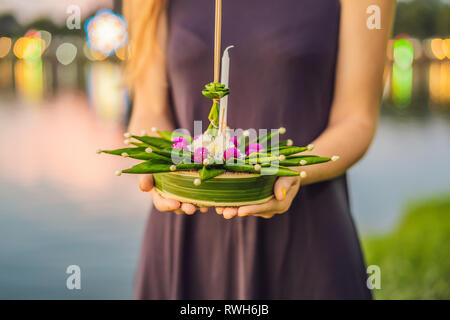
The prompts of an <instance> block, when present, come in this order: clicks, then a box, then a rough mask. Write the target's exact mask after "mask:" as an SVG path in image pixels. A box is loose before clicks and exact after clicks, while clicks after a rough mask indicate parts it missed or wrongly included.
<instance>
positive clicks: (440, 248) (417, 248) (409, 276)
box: [363, 195, 450, 299]
mask: <svg viewBox="0 0 450 320" xmlns="http://www.w3.org/2000/svg"><path fill="white" fill-rule="evenodd" d="M363 248H364V253H365V256H366V262H367V264H368V265H372V264H373V265H378V266H380V268H381V289H380V290H374V291H373V292H374V295H375V297H376V298H377V299H450V195H448V196H445V197H441V198H434V199H429V200H427V201H425V202H420V203H414V204H411V205H410V206H408V208H407V209H406V212H405V215H404V217H403V219H402V220H401V222H400V224H399V226H398V227H397V228H396V229H395V230H394V231H393V232H391V233H389V234H387V235H383V236H371V237H367V238H366V239H364V240H363Z"/></svg>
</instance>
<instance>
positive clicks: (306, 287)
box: [136, 0, 371, 299]
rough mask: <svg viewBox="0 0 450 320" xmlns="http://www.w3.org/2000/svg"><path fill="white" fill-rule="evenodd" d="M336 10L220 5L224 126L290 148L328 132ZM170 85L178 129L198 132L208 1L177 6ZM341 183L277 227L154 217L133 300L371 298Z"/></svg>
mask: <svg viewBox="0 0 450 320" xmlns="http://www.w3.org/2000/svg"><path fill="white" fill-rule="evenodd" d="M339 17H340V5H339V0H321V1H316V0H282V1H274V0H245V1H243V0H225V1H223V26H222V48H225V47H226V46H228V45H234V46H235V48H233V49H231V51H230V57H231V69H230V85H229V87H230V91H231V95H230V97H229V107H228V123H229V125H230V127H232V128H243V129H245V128H255V129H259V128H266V129H271V128H278V127H280V126H284V127H286V129H287V136H289V138H292V139H293V140H294V141H295V143H296V145H306V144H308V143H310V142H311V141H312V140H314V139H315V138H316V137H318V136H319V135H320V134H321V133H322V131H323V130H324V129H325V128H326V126H327V122H328V117H329V113H330V107H331V103H332V97H333V90H334V76H335V67H336V56H337V48H338V34H339ZM168 18H169V42H168V52H167V58H168V76H169V87H170V97H171V107H172V109H173V113H174V116H175V125H176V127H179V128H187V129H189V130H190V131H191V133H192V132H193V121H194V120H204V127H205V128H206V126H207V124H208V122H207V116H208V112H209V110H210V107H211V102H210V100H209V99H206V98H204V97H203V96H202V95H201V90H202V88H203V86H204V85H205V84H206V83H208V82H210V81H212V78H213V34H214V1H212V0H189V1H186V0H172V1H170V6H169V8H168ZM366 278H367V274H366V270H365V265H364V261H363V257H362V253H361V248H360V244H359V241H358V236H357V233H356V230H355V226H354V224H353V221H352V217H351V214H350V208H349V199H348V191H347V182H346V177H345V176H341V177H339V178H336V179H333V180H330V181H326V182H321V183H316V184H313V185H308V186H304V187H301V188H300V191H299V193H298V195H297V196H296V198H295V199H294V201H293V203H292V206H291V208H290V209H289V211H288V212H286V213H284V214H282V215H276V216H274V217H273V218H272V219H264V218H258V217H243V218H241V217H235V218H234V219H231V220H226V219H224V218H223V217H222V216H220V215H217V214H216V213H215V211H214V209H210V210H209V212H208V213H197V214H195V215H193V216H188V215H176V214H174V213H160V212H158V211H157V210H156V209H155V208H153V210H152V212H151V214H150V216H149V220H148V225H147V227H146V230H145V235H144V239H143V246H142V252H141V257H140V262H139V266H138V271H137V276H136V297H137V298H139V299H370V298H371V293H370V291H369V290H368V288H367V286H366Z"/></svg>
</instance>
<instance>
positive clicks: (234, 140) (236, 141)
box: [230, 137, 239, 148]
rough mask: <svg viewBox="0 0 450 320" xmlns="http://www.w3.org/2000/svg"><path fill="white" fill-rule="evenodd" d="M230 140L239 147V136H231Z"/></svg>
mask: <svg viewBox="0 0 450 320" xmlns="http://www.w3.org/2000/svg"><path fill="white" fill-rule="evenodd" d="M230 141H231V142H233V144H234V146H235V147H236V148H237V147H239V142H238V138H237V137H231V138H230Z"/></svg>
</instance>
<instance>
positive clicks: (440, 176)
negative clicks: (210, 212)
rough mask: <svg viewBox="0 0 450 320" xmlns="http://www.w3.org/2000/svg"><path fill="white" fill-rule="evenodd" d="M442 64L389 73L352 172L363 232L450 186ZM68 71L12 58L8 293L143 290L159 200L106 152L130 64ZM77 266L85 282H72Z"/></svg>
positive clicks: (4, 285) (119, 128) (6, 192)
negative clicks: (143, 257)
mask: <svg viewBox="0 0 450 320" xmlns="http://www.w3.org/2000/svg"><path fill="white" fill-rule="evenodd" d="M437 63H439V65H437V66H436V65H434V64H430V65H420V66H418V67H417V70H416V69H414V77H413V78H411V79H409V77H408V76H406V77H404V76H403V75H401V76H400V78H401V79H395V76H398V74H397V75H395V74H394V75H393V78H394V79H392V78H389V77H388V81H387V83H388V84H387V86H386V90H385V93H384V94H385V99H384V103H383V110H382V113H381V118H380V125H379V129H378V132H377V135H376V137H375V140H374V143H373V145H372V147H371V149H370V150H369V152H368V153H367V155H366V156H365V157H364V159H363V160H362V161H361V162H359V163H358V164H357V165H356V166H355V167H354V168H352V169H351V170H350V172H349V181H350V194H351V202H352V208H353V214H354V217H355V221H356V224H357V226H358V228H359V231H360V233H361V234H363V235H364V234H367V233H373V232H385V231H388V230H389V229H390V228H392V227H393V226H395V224H396V222H397V221H398V219H399V215H400V213H401V210H402V207H403V206H404V205H405V204H406V203H407V202H408V201H409V200H411V199H417V198H422V197H426V196H427V195H431V194H439V193H449V192H450V184H449V181H450V180H449V178H450V174H449V167H448V163H449V160H448V159H450V148H449V146H450V126H449V112H448V111H449V110H450V101H449V99H447V98H448V93H447V90H446V89H447V87H448V85H449V83H450V72H449V70H448V65H447V64H445V63H448V62H437ZM27 68H28V69H27ZM36 68H37V69H36ZM68 68H72V69H68ZM68 68H67V67H62V66H58V67H55V66H54V65H52V64H47V63H45V62H44V63H43V64H42V65H39V66H38V67H36V66H35V67H34V69H33V68H31V69H30V68H29V66H25V65H20V63H19V64H16V65H13V64H11V63H10V64H9V65H7V63H5V61H0V70H3V73H2V74H3V76H1V77H0V79H1V80H0V89H1V90H0V130H1V134H0V142H1V146H2V148H1V149H0V181H1V183H0V211H1V214H0V235H1V236H0V260H1V262H0V299H13V298H15V299H17V298H20V299H22V298H25V299H27V298H38V299H52V298H61V299H77V298H80V299H91V298H97V299H110V298H115V299H130V298H132V292H133V279H134V272H135V268H136V263H137V258H138V253H139V247H140V241H141V235H142V232H143V228H144V225H145V222H146V218H147V214H148V210H149V208H150V198H149V196H148V195H147V194H144V193H142V192H139V191H138V188H137V182H136V177H133V176H127V175H123V176H121V177H120V178H117V177H116V176H115V175H114V171H115V170H116V169H118V168H123V167H125V166H127V165H130V164H131V163H132V162H133V161H132V160H129V159H118V158H116V157H108V156H103V155H101V156H99V155H96V154H95V150H96V149H97V148H98V147H100V146H102V147H108V146H109V147H111V148H113V147H116V146H118V145H120V144H121V143H122V140H123V137H122V133H123V128H124V124H125V123H126V118H127V116H128V114H129V108H128V97H127V94H126V91H125V90H123V89H121V87H120V84H121V83H120V79H121V78H120V77H121V76H120V75H121V71H120V68H119V67H118V66H117V65H116V64H113V63H110V62H108V61H101V62H94V63H86V64H72V65H69V66H68ZM415 68H416V67H415ZM8 70H9V71H8ZM45 70H47V71H45ZM408 72H409V71H408ZM411 72H412V71H411ZM5 74H6V76H5ZM42 74H47V76H46V77H42ZM50 78H51V79H50ZM405 78H406V80H405ZM36 79H37V80H36ZM55 79H56V80H58V79H60V80H59V81H56V80H55ZM412 79H414V83H409V82H408V81H412ZM36 81H38V82H39V81H40V82H39V83H36ZM389 81H394V82H395V83H396V86H394V87H395V88H394V89H392V86H390V85H389ZM402 81H403V82H405V81H406V82H405V83H403V84H402ZM55 83H57V85H56V84H55ZM399 83H400V84H399ZM402 85H403V87H402ZM398 86H400V89H401V90H400V91H398V90H399V87H398ZM405 86H406V88H405ZM408 88H409V89H408ZM392 90H397V92H392ZM405 92H406V93H405ZM405 95H406V96H405ZM349 143H351V140H349ZM72 264H75V265H79V266H80V268H81V276H82V281H81V286H82V289H81V290H68V289H67V288H66V278H67V276H68V275H67V274H66V273H65V271H66V268H67V267H68V266H69V265H72Z"/></svg>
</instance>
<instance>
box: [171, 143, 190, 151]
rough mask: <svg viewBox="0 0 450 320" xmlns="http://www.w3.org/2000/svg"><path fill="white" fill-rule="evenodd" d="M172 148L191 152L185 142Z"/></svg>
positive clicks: (175, 144)
mask: <svg viewBox="0 0 450 320" xmlns="http://www.w3.org/2000/svg"><path fill="white" fill-rule="evenodd" d="M172 148H173V149H184V150H189V149H188V146H187V144H186V143H184V142H175V143H174V144H173V145H172Z"/></svg>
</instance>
